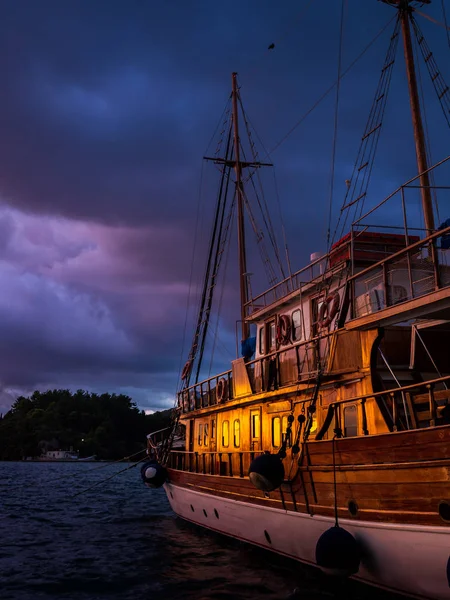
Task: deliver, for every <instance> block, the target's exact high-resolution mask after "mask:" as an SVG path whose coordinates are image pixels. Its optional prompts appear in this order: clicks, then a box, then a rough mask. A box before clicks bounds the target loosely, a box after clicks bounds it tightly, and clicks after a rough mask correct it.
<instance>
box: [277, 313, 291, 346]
mask: <svg viewBox="0 0 450 600" xmlns="http://www.w3.org/2000/svg"><path fill="white" fill-rule="evenodd" d="M290 341H291V319H290V317H289V315H281V317H280V318H279V320H278V327H277V342H278V343H279V344H284V345H286V344H289V342H290Z"/></svg>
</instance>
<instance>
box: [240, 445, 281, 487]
mask: <svg viewBox="0 0 450 600" xmlns="http://www.w3.org/2000/svg"><path fill="white" fill-rule="evenodd" d="M248 477H249V479H250V481H251V482H252V483H253V485H254V486H255V487H256V488H258V490H261V491H262V492H272V491H273V490H275V489H276V488H278V487H280V485H281V484H282V483H283V480H284V465H283V461H282V460H281V457H280V456H278V454H261V456H257V457H256V458H255V459H253V461H252V463H251V465H250V469H249V471H248Z"/></svg>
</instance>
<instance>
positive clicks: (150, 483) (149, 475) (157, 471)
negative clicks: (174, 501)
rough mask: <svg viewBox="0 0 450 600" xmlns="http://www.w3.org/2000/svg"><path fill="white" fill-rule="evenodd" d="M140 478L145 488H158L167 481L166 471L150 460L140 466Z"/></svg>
mask: <svg viewBox="0 0 450 600" xmlns="http://www.w3.org/2000/svg"><path fill="white" fill-rule="evenodd" d="M141 477H142V481H143V482H144V483H145V485H146V486H147V487H149V488H160V487H161V486H162V485H163V484H164V483H165V482H166V481H167V470H166V469H165V467H163V466H162V465H160V464H159V463H158V462H157V461H156V460H151V461H149V462H145V463H144V464H143V465H142V467H141Z"/></svg>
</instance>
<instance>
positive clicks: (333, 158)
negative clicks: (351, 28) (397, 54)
mask: <svg viewBox="0 0 450 600" xmlns="http://www.w3.org/2000/svg"><path fill="white" fill-rule="evenodd" d="M345 5H346V0H342V2H341V25H340V31H339V51H338V65H337V83H336V102H335V106H334V131H333V144H332V150H331V170H330V202H329V207H328V223H327V248H328V250H329V244H330V229H331V213H332V209H333V191H334V173H335V165H336V146H337V136H338V122H339V98H340V90H341V77H342V74H341V70H342V47H343V43H344V17H345Z"/></svg>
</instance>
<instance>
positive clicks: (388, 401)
mask: <svg viewBox="0 0 450 600" xmlns="http://www.w3.org/2000/svg"><path fill="white" fill-rule="evenodd" d="M449 385H450V375H445V376H443V377H437V378H435V379H430V380H428V381H421V382H417V383H413V384H410V385H405V386H400V387H396V388H390V389H387V390H382V391H380V392H373V393H371V394H365V395H362V396H361V395H360V396H354V397H352V398H343V399H340V400H337V401H333V402H330V404H329V405H328V412H327V415H326V416H325V418H324V420H323V423H322V424H321V425H320V427H319V430H318V432H317V434H316V436H315V439H316V440H321V439H324V438H326V437H327V436H329V435H330V432H331V435H333V432H338V433H337V435H338V437H347V436H346V430H345V429H346V422H345V407H346V406H349V405H352V404H353V405H356V407H357V408H358V407H359V411H358V412H359V414H358V426H357V431H358V435H370V433H371V432H370V431H369V429H368V425H367V423H368V420H367V415H366V404H367V401H368V400H371V399H374V400H375V402H376V403H377V405H378V407H379V408H380V410H381V413H382V414H383V417H384V419H385V422H386V425H387V427H388V428H389V430H390V431H404V430H412V429H423V428H427V427H436V426H438V425H448V424H450V389H449V387H448V386H449ZM372 433H374V432H372Z"/></svg>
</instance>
